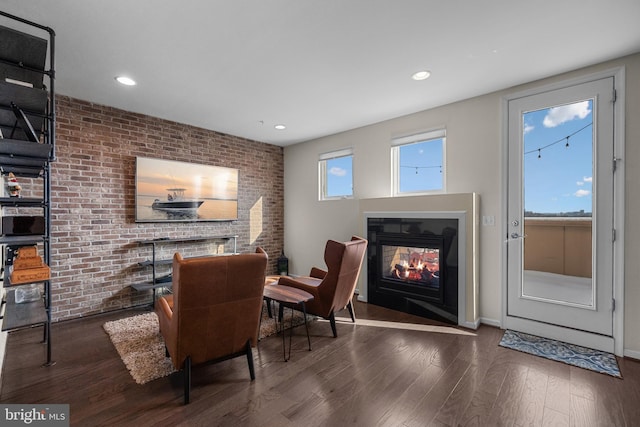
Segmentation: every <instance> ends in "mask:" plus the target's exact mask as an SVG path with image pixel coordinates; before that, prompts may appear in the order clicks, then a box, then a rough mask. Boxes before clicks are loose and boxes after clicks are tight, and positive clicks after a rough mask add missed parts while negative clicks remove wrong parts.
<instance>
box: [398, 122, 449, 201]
mask: <svg viewBox="0 0 640 427" xmlns="http://www.w3.org/2000/svg"><path fill="white" fill-rule="evenodd" d="M440 139H441V140H442V164H441V166H440V168H441V174H442V187H441V188H439V189H434V190H417V191H400V170H401V167H400V148H401V147H404V146H407V145H412V144H417V143H423V142H429V141H435V140H440ZM446 152H447V131H446V129H445V128H444V127H443V128H438V129H433V130H429V131H424V132H419V133H415V134H411V135H405V136H398V137H394V138H392V139H391V183H392V186H391V187H392V188H391V194H392V196H393V197H401V196H415V195H423V194H442V193H446V189H447V175H446Z"/></svg>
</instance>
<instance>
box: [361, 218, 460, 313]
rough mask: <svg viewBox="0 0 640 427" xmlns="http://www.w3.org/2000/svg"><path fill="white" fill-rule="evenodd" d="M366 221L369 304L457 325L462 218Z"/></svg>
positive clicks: (370, 219) (373, 219)
mask: <svg viewBox="0 0 640 427" xmlns="http://www.w3.org/2000/svg"><path fill="white" fill-rule="evenodd" d="M367 221H368V223H367V237H368V240H369V246H368V249H367V276H368V277H367V289H368V292H367V293H368V302H369V303H372V304H376V305H380V306H383V307H387V308H392V309H395V310H400V311H404V312H407V313H411V314H417V315H420V316H423V317H428V318H431V319H434V320H440V321H445V322H447V323H456V324H457V315H458V250H457V246H458V220H457V219H439V218H438V219H433V218H368V220H367Z"/></svg>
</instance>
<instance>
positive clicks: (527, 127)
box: [524, 123, 536, 135]
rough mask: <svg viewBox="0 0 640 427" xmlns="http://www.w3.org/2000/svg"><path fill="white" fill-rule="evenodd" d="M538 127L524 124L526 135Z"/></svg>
mask: <svg viewBox="0 0 640 427" xmlns="http://www.w3.org/2000/svg"><path fill="white" fill-rule="evenodd" d="M535 128H536V127H535V126H533V125H530V124H527V123H525V124H524V133H525V135H526V134H528V133H529V132H531V131H532V130H534V129H535Z"/></svg>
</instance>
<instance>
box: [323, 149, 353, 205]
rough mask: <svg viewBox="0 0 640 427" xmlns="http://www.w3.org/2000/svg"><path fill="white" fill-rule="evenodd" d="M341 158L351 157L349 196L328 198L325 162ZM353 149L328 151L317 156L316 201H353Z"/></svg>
mask: <svg viewBox="0 0 640 427" xmlns="http://www.w3.org/2000/svg"><path fill="white" fill-rule="evenodd" d="M342 157H351V194H349V195H342V196H328V195H327V189H328V188H327V184H328V176H327V173H328V171H327V162H328V161H329V160H333V159H339V158H342ZM353 175H354V173H353V148H344V149H341V150H335V151H330V152H327V153H322V154H320V155H319V156H318V200H319V201H324V200H342V199H353V194H354V191H353Z"/></svg>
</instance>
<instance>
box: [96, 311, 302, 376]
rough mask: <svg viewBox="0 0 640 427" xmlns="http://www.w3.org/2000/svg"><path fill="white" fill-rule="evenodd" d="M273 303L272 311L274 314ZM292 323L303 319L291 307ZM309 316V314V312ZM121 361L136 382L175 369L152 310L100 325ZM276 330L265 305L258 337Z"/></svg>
mask: <svg viewBox="0 0 640 427" xmlns="http://www.w3.org/2000/svg"><path fill="white" fill-rule="evenodd" d="M277 312H278V307H277V303H275V307H274V311H273V313H274V314H276V315H277ZM293 313H294V318H293V325H294V327H295V326H298V325H301V324H302V323H304V318H303V316H302V313H300V312H299V311H294V312H293ZM290 316H291V311H290V309H285V314H284V317H285V329H288V328H289V327H290V321H291V317H290ZM309 320H312V317H311V316H309ZM103 328H104V330H105V331H106V332H107V334H108V335H109V338H110V339H111V342H112V343H113V346H114V347H115V348H116V350H117V351H118V354H119V355H120V358H121V359H122V362H123V363H124V364H125V366H126V367H127V369H128V370H129V373H130V374H131V376H132V377H133V379H134V380H135V382H136V383H138V384H145V383H147V382H149V381H152V380H155V379H157V378H162V377H166V376H167V375H170V374H171V373H173V372H174V371H175V369H174V368H173V364H172V363H171V359H170V358H168V357H166V356H165V347H164V340H163V338H162V335H161V334H160V329H159V326H158V316H157V315H156V314H155V313H154V312H150V313H145V314H138V315H136V316H132V317H127V318H124V319H120V320H114V321H111V322H107V323H105V324H104V325H103ZM276 332H277V330H276V322H275V320H274V319H271V318H269V317H268V315H267V309H266V306H264V307H263V310H262V323H261V325H260V338H265V337H268V336H269V335H273V334H275V333H276Z"/></svg>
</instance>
